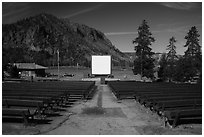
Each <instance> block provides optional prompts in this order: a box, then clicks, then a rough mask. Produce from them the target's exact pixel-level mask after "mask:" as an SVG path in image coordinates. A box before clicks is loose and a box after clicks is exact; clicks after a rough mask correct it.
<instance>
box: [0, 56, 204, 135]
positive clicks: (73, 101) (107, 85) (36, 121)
mask: <svg viewBox="0 0 204 137" xmlns="http://www.w3.org/2000/svg"><path fill="white" fill-rule="evenodd" d="M103 57H105V56H103ZM108 59H110V58H109V57H108ZM105 60H106V61H104V62H106V63H105V64H104V65H105V66H106V68H108V69H106V70H104V69H101V67H98V66H100V65H97V63H96V64H95V65H96V66H95V68H94V64H93V65H92V70H91V71H92V73H93V74H100V75H98V76H97V75H96V77H95V78H81V79H75V80H74V79H67V80H65V79H63V80H59V79H55V80H53V79H52V80H51V79H43V80H38V81H4V82H3V84H2V118H3V123H2V133H3V134H30V135H33V134H34V135H47V134H51V135H56V134H60V135H62V134H66V135H89V134H91V135H100V134H102V135H112V134H113V135H123V134H124V135H132V134H137V135H143V134H146V135H147V134H150V135H152V134H169V135H172V134H202V85H201V84H190V83H182V84H181V83H180V84H178V83H177V84H176V83H170V82H169V83H168V82H143V81H136V80H134V79H133V77H131V78H130V76H129V75H127V74H128V73H127V71H121V72H120V73H118V74H117V73H115V70H112V69H111V65H110V64H111V61H110V62H109V61H107V58H106V59H105ZM93 62H94V61H93ZM96 62H98V60H97V61H96ZM100 62H103V60H100ZM75 72H76V70H75ZM77 73H80V71H77ZM108 73H112V74H114V75H115V78H106V75H105V74H108ZM122 73H123V74H122ZM125 74H126V77H125V78H124V79H119V78H121V75H125ZM117 77H118V78H117Z"/></svg>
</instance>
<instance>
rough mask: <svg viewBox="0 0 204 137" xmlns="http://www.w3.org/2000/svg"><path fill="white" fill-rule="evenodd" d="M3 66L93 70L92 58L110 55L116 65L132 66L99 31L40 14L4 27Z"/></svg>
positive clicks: (125, 56) (126, 57)
mask: <svg viewBox="0 0 204 137" xmlns="http://www.w3.org/2000/svg"><path fill="white" fill-rule="evenodd" d="M2 35H3V36H2V45H3V47H2V54H3V64H6V63H8V62H10V63H12V62H35V63H37V64H41V65H45V66H52V65H56V64H57V52H58V51H59V53H60V65H76V64H77V63H79V64H80V65H82V66H90V61H91V55H107V54H108V55H111V56H112V59H113V64H114V65H118V66H120V65H122V64H124V62H129V61H130V60H129V58H128V56H127V55H125V54H123V53H122V52H121V51H119V50H118V49H117V48H116V47H114V46H113V45H112V43H111V41H110V40H109V39H107V37H106V36H105V35H104V34H103V33H102V32H101V31H99V30H96V29H94V28H91V27H88V26H86V25H83V24H78V23H73V22H71V21H70V20H68V19H59V18H57V17H55V16H53V15H50V14H39V15H36V16H34V17H30V18H26V19H23V20H20V21H18V22H16V23H14V24H3V26H2Z"/></svg>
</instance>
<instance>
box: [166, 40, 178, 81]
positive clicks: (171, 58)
mask: <svg viewBox="0 0 204 137" xmlns="http://www.w3.org/2000/svg"><path fill="white" fill-rule="evenodd" d="M175 43H176V39H175V38H174V37H171V38H170V39H169V45H168V46H167V50H169V52H168V53H167V63H168V65H167V67H166V72H167V77H168V78H169V80H170V81H172V80H173V77H174V74H175V66H176V64H175V63H176V58H177V56H176V46H175Z"/></svg>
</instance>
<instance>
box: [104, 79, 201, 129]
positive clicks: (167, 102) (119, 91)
mask: <svg viewBox="0 0 204 137" xmlns="http://www.w3.org/2000/svg"><path fill="white" fill-rule="evenodd" d="M108 85H109V86H110V87H111V88H112V91H113V93H114V94H115V95H116V97H117V98H118V99H123V98H134V99H135V100H136V101H138V102H139V103H140V104H142V105H144V106H145V107H147V108H150V109H151V110H152V111H154V112H156V113H158V114H159V115H160V116H161V117H162V118H165V123H166V124H167V123H168V124H169V123H170V124H171V126H173V127H175V126H176V125H177V124H178V122H179V120H181V119H186V120H188V119H199V120H202V86H201V85H191V84H174V83H142V82H133V81H131V82H127V81H118V82H116V81H112V82H108Z"/></svg>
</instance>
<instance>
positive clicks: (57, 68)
mask: <svg viewBox="0 0 204 137" xmlns="http://www.w3.org/2000/svg"><path fill="white" fill-rule="evenodd" d="M57 66H58V67H57V70H58V79H59V78H60V76H59V49H58V50H57Z"/></svg>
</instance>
